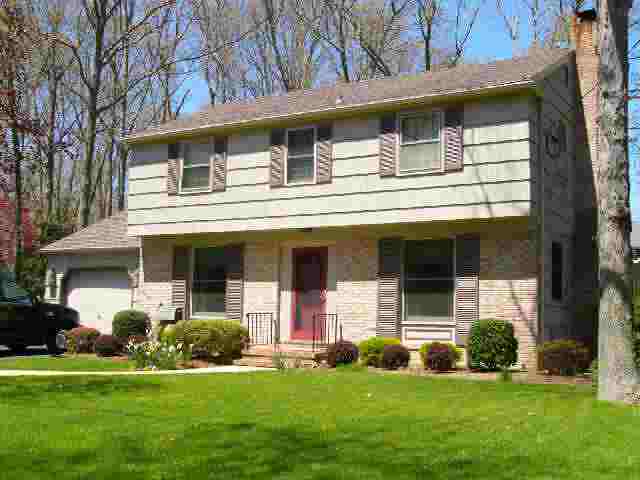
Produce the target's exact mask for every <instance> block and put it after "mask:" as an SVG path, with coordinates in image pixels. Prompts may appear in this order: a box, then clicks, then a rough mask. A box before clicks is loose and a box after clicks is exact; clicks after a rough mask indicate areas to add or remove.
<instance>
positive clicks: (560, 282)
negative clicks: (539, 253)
mask: <svg viewBox="0 0 640 480" xmlns="http://www.w3.org/2000/svg"><path fill="white" fill-rule="evenodd" d="M562 257H563V255H562V245H561V244H560V243H558V242H552V243H551V297H552V298H553V299H554V300H558V301H560V300H562V297H563V294H564V279H563V277H564V272H563V270H564V260H563V258H562Z"/></svg>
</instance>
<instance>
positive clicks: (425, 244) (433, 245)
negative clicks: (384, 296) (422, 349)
mask: <svg viewBox="0 0 640 480" xmlns="http://www.w3.org/2000/svg"><path fill="white" fill-rule="evenodd" d="M453 292H454V275H453V241H452V240H421V241H409V242H407V243H406V256H405V275H404V320H405V322H413V323H449V322H452V321H453Z"/></svg>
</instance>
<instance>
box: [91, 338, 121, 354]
mask: <svg viewBox="0 0 640 480" xmlns="http://www.w3.org/2000/svg"><path fill="white" fill-rule="evenodd" d="M94 349H95V351H96V355H98V356H99V357H113V356H114V355H118V354H120V352H122V341H121V340H120V338H118V337H116V336H115V335H100V336H99V337H98V338H96V343H95V345H94Z"/></svg>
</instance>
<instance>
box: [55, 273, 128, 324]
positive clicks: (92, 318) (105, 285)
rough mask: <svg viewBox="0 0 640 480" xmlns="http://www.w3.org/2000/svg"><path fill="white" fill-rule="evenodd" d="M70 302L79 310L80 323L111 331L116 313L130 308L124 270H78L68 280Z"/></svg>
mask: <svg viewBox="0 0 640 480" xmlns="http://www.w3.org/2000/svg"><path fill="white" fill-rule="evenodd" d="M67 304H68V305H69V306H70V307H71V308H74V309H76V310H77V311H78V312H79V313H80V323H81V324H82V325H85V326H87V327H93V328H97V329H98V330H99V331H100V333H111V322H112V321H113V316H114V315H115V314H116V313H117V312H119V311H120V310H125V309H127V308H130V305H131V291H130V290H129V279H128V276H127V272H126V271H125V270H76V271H74V272H71V274H70V276H69V280H68V283H67Z"/></svg>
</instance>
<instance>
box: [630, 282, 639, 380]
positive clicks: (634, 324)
mask: <svg viewBox="0 0 640 480" xmlns="http://www.w3.org/2000/svg"><path fill="white" fill-rule="evenodd" d="M632 318H633V322H632V326H631V331H632V339H633V353H634V358H635V361H636V365H637V366H638V368H640V295H636V296H635V297H633V316H632Z"/></svg>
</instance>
